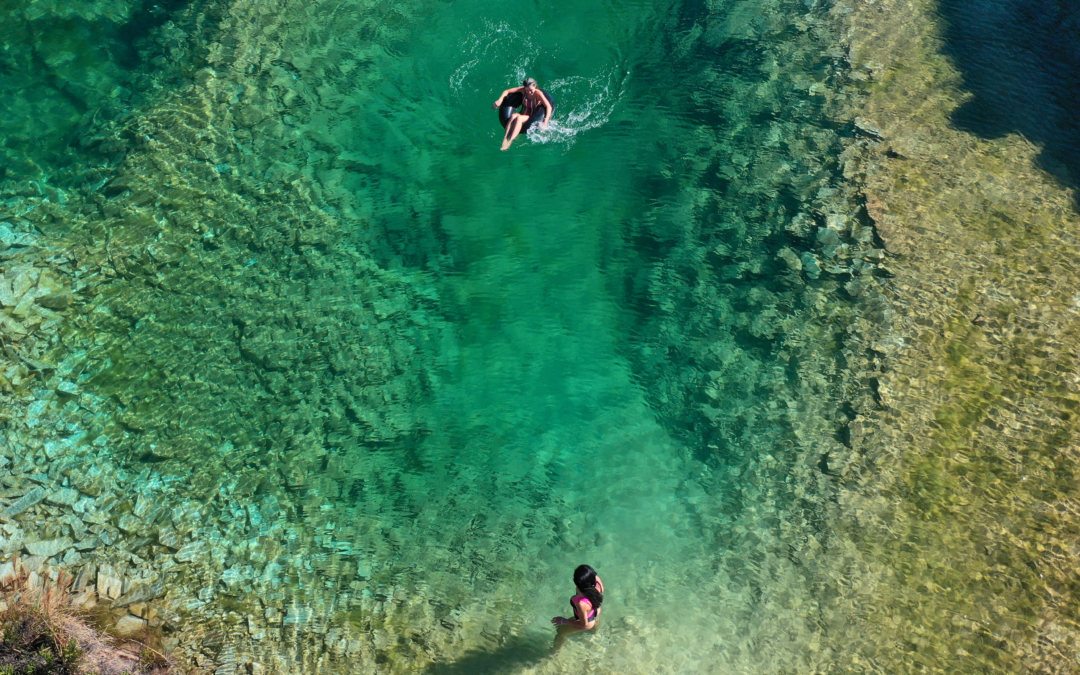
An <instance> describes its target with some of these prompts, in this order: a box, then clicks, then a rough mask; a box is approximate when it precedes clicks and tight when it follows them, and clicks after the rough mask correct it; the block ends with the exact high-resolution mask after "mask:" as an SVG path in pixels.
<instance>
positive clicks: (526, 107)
mask: <svg viewBox="0 0 1080 675" xmlns="http://www.w3.org/2000/svg"><path fill="white" fill-rule="evenodd" d="M518 92H521V96H522V101H521V112H519V113H514V114H513V115H512V116H511V117H510V120H509V121H508V122H507V123H506V135H504V136H503V143H502V149H503V150H507V149H509V148H510V144H511V143H513V142H514V139H515V138H517V137H518V134H520V133H521V130H522V129H524V128H525V123H526V122H528V121H529V118H530V117H532V116H533V114H534V113H536V112H537V111H539V110H540V109H541V108H543V109H544V123H543V124H542V125H541V126H540V128H541V129H546V128H547V125H548V120H550V119H551V102H550V101H548V99H547V96H544V94H543V92H541V91H540V90H539V89H537V88H536V80H534V79H532V78H531V77H526V78H525V82H523V83H522V86H520V87H514V88H513V89H507V90H506V91H504V92H503V93H502V96H500V97H499V100H498V101H495V103H493V104H492V105H491V107H492V108H496V109H498V108H499V107H500V106H502V103H503V100H505V99H506V97H507V96H509V95H510V94H516V93H518Z"/></svg>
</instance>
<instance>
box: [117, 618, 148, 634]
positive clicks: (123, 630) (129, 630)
mask: <svg viewBox="0 0 1080 675" xmlns="http://www.w3.org/2000/svg"><path fill="white" fill-rule="evenodd" d="M144 628H146V619H140V618H139V617H137V616H132V615H131V614H128V615H127V616H124V617H123V618H121V619H120V620H119V621H117V622H116V627H115V628H114V629H113V630H114V631H115V632H116V634H117V635H120V636H125V635H131V634H133V633H138V632H139V631H141V630H142V629H144Z"/></svg>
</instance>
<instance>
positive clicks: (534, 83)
mask: <svg viewBox="0 0 1080 675" xmlns="http://www.w3.org/2000/svg"><path fill="white" fill-rule="evenodd" d="M530 84H531V85H533V86H536V80H534V79H532V78H531V77H526V78H525V81H524V82H522V83H521V86H523V87H527V86H529V85H530ZM590 569H592V568H590Z"/></svg>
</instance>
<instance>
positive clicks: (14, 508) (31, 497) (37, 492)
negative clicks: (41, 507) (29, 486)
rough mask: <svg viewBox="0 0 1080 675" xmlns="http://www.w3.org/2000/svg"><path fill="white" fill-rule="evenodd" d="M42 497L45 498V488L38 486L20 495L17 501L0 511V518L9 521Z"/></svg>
mask: <svg viewBox="0 0 1080 675" xmlns="http://www.w3.org/2000/svg"><path fill="white" fill-rule="evenodd" d="M43 499H45V488H43V487H40V486H38V487H36V488H34V489H33V490H31V491H30V492H27V493H26V494H25V495H23V496H22V497H19V499H18V501H16V502H15V503H14V504H12V505H11V506H9V507H7V508H6V509H4V510H3V511H0V520H2V521H5V522H6V521H9V520H11V519H12V518H14V517H15V516H17V515H19V514H20V513H22V512H23V511H25V510H26V509H28V508H30V507H31V506H33V505H35V504H37V503H38V502H40V501H41V500H43Z"/></svg>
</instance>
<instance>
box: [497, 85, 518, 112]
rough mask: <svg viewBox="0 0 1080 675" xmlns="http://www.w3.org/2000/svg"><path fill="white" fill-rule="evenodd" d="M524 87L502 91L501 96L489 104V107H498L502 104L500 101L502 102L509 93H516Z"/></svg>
mask: <svg viewBox="0 0 1080 675" xmlns="http://www.w3.org/2000/svg"><path fill="white" fill-rule="evenodd" d="M524 88H525V87H514V88H513V89H507V90H506V91H504V92H503V93H502V96H500V97H499V100H498V101H495V102H494V103H492V104H491V107H492V108H498V107H499V106H501V105H502V102H503V99H504V98H506V97H507V96H509V95H510V94H516V93H517V92H519V91H521V90H522V89H524Z"/></svg>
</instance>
